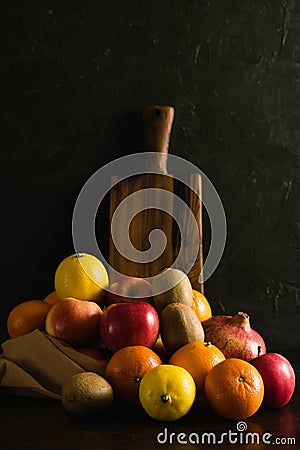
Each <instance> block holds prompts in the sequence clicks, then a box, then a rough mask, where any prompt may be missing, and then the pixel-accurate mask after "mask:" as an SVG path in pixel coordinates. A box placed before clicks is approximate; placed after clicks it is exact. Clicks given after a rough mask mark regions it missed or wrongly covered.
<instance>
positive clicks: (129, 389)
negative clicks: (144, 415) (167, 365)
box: [105, 345, 162, 406]
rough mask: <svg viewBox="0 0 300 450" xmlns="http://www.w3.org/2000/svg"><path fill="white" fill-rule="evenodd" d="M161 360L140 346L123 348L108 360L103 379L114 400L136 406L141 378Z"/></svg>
mask: <svg viewBox="0 0 300 450" xmlns="http://www.w3.org/2000/svg"><path fill="white" fill-rule="evenodd" d="M161 363H162V362H161V359H160V358H159V356H158V355H157V354H156V353H154V352H153V351H152V350H151V349H150V348H148V347H144V346H142V345H133V346H129V347H124V348H121V349H120V350H118V351H117V352H116V353H114V354H113V356H112V357H111V359H110V360H109V362H108V364H107V366H106V371H105V378H106V379H107V381H108V382H109V383H110V384H111V386H112V388H113V390H114V394H115V396H116V399H117V400H119V401H120V402H122V403H126V404H127V405H131V406H138V405H139V404H140V403H139V387H140V382H141V380H142V378H143V376H144V375H145V374H146V373H147V372H148V371H149V370H151V369H153V368H154V367H156V366H158V365H160V364H161Z"/></svg>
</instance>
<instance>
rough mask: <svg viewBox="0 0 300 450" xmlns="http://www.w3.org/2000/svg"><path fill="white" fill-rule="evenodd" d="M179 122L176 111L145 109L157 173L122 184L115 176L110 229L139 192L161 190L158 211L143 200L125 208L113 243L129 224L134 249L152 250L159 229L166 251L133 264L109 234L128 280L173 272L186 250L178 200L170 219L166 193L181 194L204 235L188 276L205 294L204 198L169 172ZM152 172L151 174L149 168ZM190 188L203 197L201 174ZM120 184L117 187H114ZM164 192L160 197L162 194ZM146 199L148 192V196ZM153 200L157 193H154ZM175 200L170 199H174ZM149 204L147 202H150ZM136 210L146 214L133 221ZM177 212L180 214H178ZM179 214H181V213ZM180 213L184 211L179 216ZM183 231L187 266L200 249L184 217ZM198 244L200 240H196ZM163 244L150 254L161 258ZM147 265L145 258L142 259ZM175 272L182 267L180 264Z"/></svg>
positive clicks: (114, 260)
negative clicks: (175, 124) (171, 143)
mask: <svg viewBox="0 0 300 450" xmlns="http://www.w3.org/2000/svg"><path fill="white" fill-rule="evenodd" d="M173 119H174V108H172V107H171V106H149V107H145V108H144V109H143V132H144V146H145V151H147V152H156V154H157V158H155V161H154V162H153V168H154V169H155V172H156V173H144V174H141V175H135V176H134V177H129V178H126V179H125V180H124V179H123V180H122V181H120V180H119V177H118V176H117V175H115V176H113V177H112V180H111V181H112V185H114V186H113V187H112V189H111V191H110V217H109V220H110V224H111V221H112V217H113V215H114V213H115V211H116V208H117V207H118V205H119V204H120V202H122V201H123V200H125V199H126V198H127V197H128V196H129V195H131V194H134V193H137V192H139V191H140V190H142V189H143V190H149V189H151V188H155V189H158V191H155V192H156V193H155V205H156V208H148V209H145V210H144V211H142V210H143V207H145V204H144V200H145V197H144V198H143V199H140V200H139V199H136V198H135V200H134V202H132V203H131V202H128V205H127V207H126V208H123V210H122V213H121V215H120V216H119V220H118V223H117V226H115V227H114V238H117V240H122V239H124V233H125V232H126V225H127V224H129V223H130V227H129V238H130V241H131V243H132V245H133V246H134V247H135V248H136V249H137V250H140V251H146V250H149V248H150V244H149V234H150V232H151V231H152V230H154V229H159V230H161V231H163V233H164V234H165V236H166V246H165V249H164V251H163V253H162V254H161V255H160V256H159V257H157V258H155V259H154V260H152V261H151V262H147V263H143V262H142V263H141V262H139V261H133V260H132V259H131V257H130V249H128V252H127V251H126V252H124V254H125V255H126V256H124V255H121V254H120V253H119V252H118V250H117V248H116V246H115V244H114V241H113V239H112V235H111V232H110V233H109V236H110V238H109V264H110V265H111V266H112V267H113V268H114V269H115V270H117V271H118V272H120V273H121V274H123V275H127V276H136V277H142V278H147V277H152V276H154V275H156V274H157V273H158V272H159V271H161V270H162V269H164V268H166V267H170V266H171V265H172V263H173V261H174V260H175V257H176V256H177V254H178V251H179V249H180V245H181V237H180V232H179V230H178V228H176V225H175V223H174V220H173V214H172V211H173V206H174V205H173V201H172V200H170V199H169V198H168V214H167V213H166V212H164V211H162V210H161V209H159V208H160V207H162V208H164V205H165V197H164V192H163V191H164V190H166V191H168V192H170V193H171V194H173V195H179V196H180V198H182V199H183V200H184V201H185V202H186V204H187V205H188V206H189V208H190V209H191V211H192V212H193V214H194V216H195V219H196V221H197V224H198V227H199V233H200V247H199V252H198V256H197V259H196V261H195V264H194V265H193V267H192V269H191V270H190V272H189V274H188V276H189V278H190V280H191V283H192V285H193V287H194V289H197V290H200V291H202V292H203V283H202V282H199V276H200V273H201V270H202V265H203V259H202V206H201V201H200V200H199V196H198V195H196V194H195V193H194V192H192V191H191V189H189V188H188V187H187V186H185V185H183V184H182V183H178V182H177V181H176V180H174V178H173V177H172V175H171V174H168V171H167V158H168V149H169V139H170V134H171V129H172V124H173ZM149 169H151V168H150V167H149ZM187 181H188V182H189V183H191V186H193V187H194V189H195V190H196V192H197V193H199V195H200V194H201V178H200V176H199V175H198V174H191V175H190V176H189V180H187ZM115 183H116V184H115ZM159 191H161V192H159ZM143 192H144V193H145V194H146V195H147V193H146V191H143ZM151 195H152V196H153V192H152V193H151ZM173 195H171V196H170V197H171V198H172V197H173ZM146 199H147V197H146ZM133 211H141V212H139V213H138V214H136V216H135V217H134V219H133V220H131V217H132V213H133ZM174 213H175V211H174ZM176 213H178V211H177V212H176ZM180 213H181V212H180V211H179V214H180ZM182 221H183V224H184V226H183V232H184V233H187V234H185V236H188V238H187V239H186V244H187V245H186V248H184V252H183V254H182V263H183V267H184V259H188V252H189V248H191V246H193V245H195V239H196V238H197V236H193V233H191V226H190V217H188V215H186V217H185V216H184V217H182ZM196 240H197V239H196ZM158 250H159V248H158V245H157V243H156V240H155V239H153V240H152V247H151V251H153V255H157V254H158ZM142 261H143V259H142ZM176 267H178V268H180V261H179V265H178V264H176ZM110 281H111V282H114V281H115V279H114V278H113V276H112V274H110Z"/></svg>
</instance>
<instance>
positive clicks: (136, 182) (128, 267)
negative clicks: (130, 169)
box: [109, 174, 173, 281]
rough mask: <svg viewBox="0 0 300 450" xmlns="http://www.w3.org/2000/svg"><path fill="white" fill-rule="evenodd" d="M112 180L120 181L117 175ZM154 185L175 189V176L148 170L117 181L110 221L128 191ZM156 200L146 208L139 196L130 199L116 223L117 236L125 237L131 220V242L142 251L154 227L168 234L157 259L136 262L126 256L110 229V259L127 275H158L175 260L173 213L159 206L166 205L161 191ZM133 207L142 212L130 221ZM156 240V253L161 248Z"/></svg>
mask: <svg viewBox="0 0 300 450" xmlns="http://www.w3.org/2000/svg"><path fill="white" fill-rule="evenodd" d="M112 182H114V183H115V182H118V177H117V176H116V177H113V179H112ZM151 188H156V189H160V190H166V191H169V192H171V193H173V179H172V177H169V176H165V175H160V174H145V175H138V176H135V177H131V178H128V179H126V180H123V181H122V182H120V183H118V184H116V185H115V186H114V187H113V188H112V189H111V197H110V223H111V220H112V217H113V214H114V212H115V210H116V208H117V207H118V205H119V204H120V202H122V201H123V200H124V199H125V198H126V197H127V196H128V195H130V194H133V193H135V192H138V191H139V190H141V189H149V190H150V189H151ZM155 200H156V204H157V208H156V209H153V208H151V209H146V210H144V211H142V210H143V208H144V207H145V203H143V202H141V201H139V202H137V200H135V201H134V202H129V204H128V207H127V208H123V209H122V212H121V214H120V219H119V220H118V224H117V227H116V228H115V229H114V236H115V238H117V239H120V240H122V239H124V233H125V232H126V225H127V224H129V223H130V228H129V237H130V241H131V243H132V245H133V246H134V247H135V248H136V249H138V250H140V251H145V250H147V249H148V248H149V233H150V232H151V231H152V230H154V229H159V230H162V231H163V232H164V233H165V236H166V238H167V244H166V248H165V250H164V252H163V253H162V255H161V256H160V257H159V258H156V259H154V260H153V262H151V263H141V262H135V261H131V260H130V258H125V257H124V256H122V255H121V254H120V253H119V252H118V250H117V249H116V247H115V245H114V242H113V240H112V236H111V233H110V244H109V263H110V265H111V266H112V267H113V268H114V269H115V270H117V271H118V272H120V273H122V274H124V275H128V276H137V277H143V278H144V277H151V276H154V275H156V274H157V273H158V272H159V271H160V270H162V269H164V268H166V267H170V266H171V264H172V259H173V247H172V216H171V215H169V214H166V213H165V212H164V211H161V210H160V209H159V207H160V206H161V207H162V208H163V206H164V200H163V198H162V196H161V197H160V195H159V192H157V195H156V198H155ZM169 208H170V209H172V205H169ZM133 210H134V211H142V212H140V213H138V214H137V215H136V216H135V217H134V219H133V220H132V221H131V222H130V218H131V214H132V211H133ZM156 244H157V243H156V242H155V240H154V242H153V245H152V253H153V255H156V254H157V251H158V248H157V245H156ZM126 254H127V253H126ZM128 255H130V251H128ZM111 277H112V274H111ZM112 281H113V280H112Z"/></svg>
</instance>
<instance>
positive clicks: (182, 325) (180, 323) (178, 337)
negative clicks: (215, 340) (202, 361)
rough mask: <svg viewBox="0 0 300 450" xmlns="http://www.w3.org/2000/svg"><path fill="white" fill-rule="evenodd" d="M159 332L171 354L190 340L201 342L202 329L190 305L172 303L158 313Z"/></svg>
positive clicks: (202, 339) (202, 336) (202, 338)
mask: <svg viewBox="0 0 300 450" xmlns="http://www.w3.org/2000/svg"><path fill="white" fill-rule="evenodd" d="M160 332H161V337H162V342H163V345H164V347H165V349H166V350H167V352H168V353H169V354H170V355H172V354H173V353H174V352H176V350H178V349H179V348H180V347H183V346H184V345H186V344H189V343H190V342H203V341H204V331H203V327H202V324H201V322H200V320H199V319H198V317H197V314H196V313H195V311H193V310H192V308H191V307H190V306H187V305H183V304H181V303H172V304H170V305H168V306H166V307H165V308H164V310H163V311H162V313H161V314H160Z"/></svg>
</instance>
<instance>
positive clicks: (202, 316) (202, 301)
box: [192, 289, 212, 322]
mask: <svg viewBox="0 0 300 450" xmlns="http://www.w3.org/2000/svg"><path fill="white" fill-rule="evenodd" d="M192 309H193V310H194V311H195V313H196V314H197V316H198V319H199V320H200V322H204V320H207V319H210V318H211V316H212V312H211V307H210V304H209V302H208V300H207V298H206V297H205V296H204V295H203V294H202V293H201V292H199V291H196V290H195V289H193V302H192Z"/></svg>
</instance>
